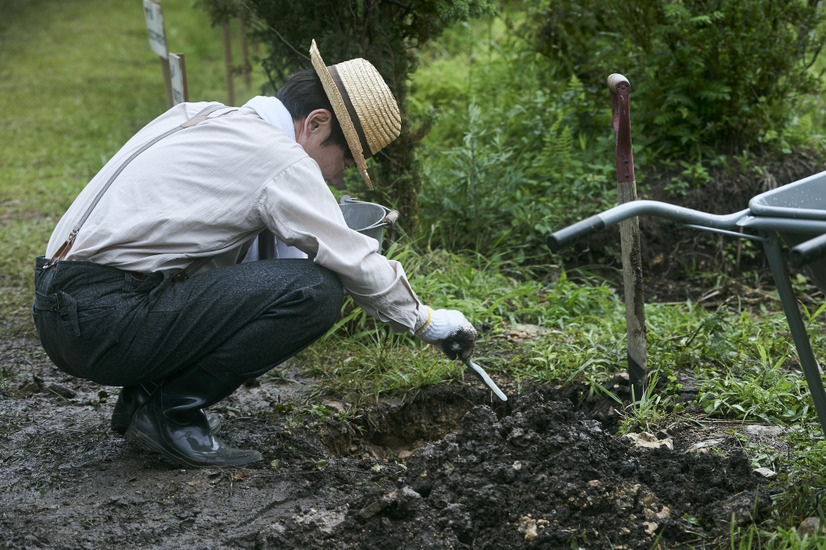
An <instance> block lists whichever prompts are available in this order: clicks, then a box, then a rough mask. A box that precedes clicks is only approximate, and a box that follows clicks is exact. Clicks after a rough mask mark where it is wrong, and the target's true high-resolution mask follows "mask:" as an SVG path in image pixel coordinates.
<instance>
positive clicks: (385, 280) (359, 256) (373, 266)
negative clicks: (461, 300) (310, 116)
mask: <svg viewBox="0 0 826 550" xmlns="http://www.w3.org/2000/svg"><path fill="white" fill-rule="evenodd" d="M256 209H257V210H258V213H259V215H260V216H261V218H262V221H263V222H264V224H265V225H266V226H267V227H268V228H269V229H270V230H271V231H272V232H273V233H275V235H276V236H277V237H278V239H279V240H280V241H283V242H284V243H286V244H288V245H290V246H295V247H296V248H298V249H300V250H302V251H303V252H305V253H307V254H308V255H309V256H310V258H312V259H313V260H314V261H315V262H316V263H317V264H319V265H321V266H323V267H326V268H327V269H329V270H331V271H333V272H335V273H336V274H337V275H338V276H339V279H340V280H341V283H342V285H343V286H344V288H345V289H346V290H347V292H348V293H349V294H350V295H351V296H352V297H353V300H354V301H355V302H356V304H358V305H359V306H360V307H361V308H363V309H364V310H365V311H367V313H369V314H370V315H372V316H374V317H375V318H377V319H378V320H380V321H382V322H386V323H388V324H389V325H390V327H391V328H392V329H393V330H394V331H396V332H405V331H407V332H410V333H413V332H414V331H415V329H416V328H417V327H419V326H421V325H422V324H423V323H424V322H425V321H426V319H427V312H426V310H425V309H424V307H422V305H421V302H420V301H419V299H418V298H417V296H416V293H415V292H414V291H413V289H412V288H411V287H410V283H409V282H408V280H407V276H406V275H405V272H404V269H403V267H402V265H401V264H400V263H399V262H396V261H393V260H388V259H387V258H385V257H384V256H382V255H381V254H378V253H377V252H376V248H377V243H376V240H375V239H373V238H371V237H368V236H366V235H363V234H361V233H359V232H357V231H354V230H352V229H350V228H349V227H347V224H346V222H345V221H344V216H343V215H342V213H341V209H340V208H339V205H338V204H337V203H336V200H335V197H333V194H332V193H331V192H330V190H329V188H328V187H327V185H326V183H324V180H323V178H322V177H321V172H320V170H319V168H318V165H317V164H316V163H315V161H314V160H312V159H311V158H310V157H306V156H305V157H304V158H302V159H300V160H298V161H296V162H295V163H293V164H292V165H290V166H289V167H287V168H286V169H285V170H283V171H282V172H280V173H279V174H276V175H275V176H274V177H273V178H272V179H271V180H269V181H268V182H266V184H265V185H264V186H263V187H262V188H261V190H260V193H259V196H258V200H257V201H256Z"/></svg>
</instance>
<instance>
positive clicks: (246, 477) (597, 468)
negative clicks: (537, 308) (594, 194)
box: [0, 337, 769, 549]
mask: <svg viewBox="0 0 826 550" xmlns="http://www.w3.org/2000/svg"><path fill="white" fill-rule="evenodd" d="M0 353H2V356H3V357H4V360H3V363H2V374H3V379H2V380H3V384H2V390H0V391H1V392H2V393H1V394H0V418H1V419H2V422H0V468H2V470H0V471H2V475H0V508H2V510H3V513H2V514H0V532H2V533H4V535H3V537H2V542H0V546H2V547H4V548H69V547H71V548H100V547H105V548H134V547H149V548H171V547H193V548H322V547H323V548H334V549H335V548H377V549H378V548H382V549H384V548H394V547H397V548H497V549H498V548H523V547H524V548H569V547H571V546H572V545H573V546H574V547H580V548H608V547H613V548H651V547H652V545H654V544H655V542H656V543H657V544H659V545H660V546H661V547H677V546H684V545H687V544H691V545H693V546H694V547H704V546H706V545H708V546H711V545H712V544H713V543H714V541H716V540H718V537H723V539H725V537H727V535H728V533H729V524H728V522H730V521H732V519H733V520H734V521H736V522H748V521H752V520H758V519H759V515H760V513H761V511H762V509H763V508H764V507H765V506H766V505H767V504H768V498H769V497H768V491H767V488H766V481H765V480H764V478H762V477H760V476H758V475H756V474H755V473H754V472H753V471H752V468H750V466H749V463H748V461H747V459H746V457H744V456H743V455H742V454H739V453H737V452H732V453H726V455H723V454H721V453H699V452H686V449H687V448H688V447H689V442H688V441H687V440H685V439H683V436H682V435H681V433H679V432H675V433H670V434H661V437H665V436H666V435H667V436H668V438H669V440H670V441H671V445H669V446H667V445H662V446H659V448H644V447H638V446H635V445H633V444H632V443H631V442H630V441H629V440H628V439H625V438H620V437H618V436H617V435H616V434H615V433H614V432H613V426H611V424H612V422H611V421H610V415H609V414H608V413H607V412H606V411H607V410H609V409H610V408H611V406H610V405H607V404H606V403H607V401H606V402H601V403H599V402H597V401H595V399H596V398H591V399H587V400H582V399H580V398H579V397H578V396H580V395H581V392H580V391H578V389H577V388H575V387H571V386H566V387H564V388H556V387H547V386H541V387H539V386H537V387H523V388H522V391H521V392H517V391H516V390H515V388H513V387H510V386H507V385H505V387H508V388H509V390H510V391H509V393H510V399H509V400H508V401H507V402H505V403H503V402H500V401H498V400H496V399H495V398H494V397H492V396H491V395H490V393H489V392H487V391H485V390H484V389H483V388H482V387H481V386H480V385H477V384H475V383H473V384H468V385H460V384H451V385H441V386H437V387H432V388H427V389H426V390H424V391H422V392H420V393H419V394H418V395H416V396H415V397H412V398H407V399H405V400H386V401H384V402H382V403H380V404H378V405H377V406H375V407H372V408H370V409H365V410H359V411H349V410H348V409H347V407H346V406H344V405H342V404H341V403H335V402H327V403H326V404H325V407H326V408H324V409H323V411H321V412H320V409H319V408H313V407H312V406H311V405H312V403H306V399H305V397H304V395H305V394H304V393H303V390H302V388H306V384H302V383H301V382H302V381H301V380H296V379H295V377H294V376H290V377H286V378H282V379H274V378H264V379H261V380H260V381H259V383H257V384H255V385H251V386H250V387H245V388H242V389H240V390H239V391H238V392H236V394H235V395H233V396H232V397H231V398H229V399H228V400H226V401H224V402H222V403H221V404H219V405H218V406H216V407H214V410H215V411H217V412H218V413H219V414H221V415H222V416H223V418H224V425H223V427H222V429H221V436H222V437H223V438H225V440H227V441H228V442H229V443H231V444H233V445H237V446H240V447H246V448H256V449H258V450H260V451H261V452H262V453H263V455H264V461H263V462H261V463H258V464H255V465H252V466H250V467H245V468H239V469H229V470H221V469H214V468H213V469H211V468H205V469H180V468H179V467H176V466H174V465H172V464H170V463H168V462H166V461H165V460H164V459H162V458H160V457H158V456H154V455H149V454H146V453H143V452H141V451H139V450H137V449H135V448H132V447H130V445H129V444H128V443H127V442H126V441H124V440H123V439H122V438H120V437H117V436H116V435H115V434H113V433H112V432H111V431H110V430H109V416H110V415H111V411H112V406H113V403H114V401H115V395H116V392H112V391H111V388H102V387H100V386H96V385H94V384H91V383H87V382H84V381H82V380H78V379H74V378H70V377H68V376H66V375H63V374H62V373H60V372H59V371H57V370H56V369H55V368H54V367H52V366H51V365H50V363H49V362H48V359H47V358H46V357H45V356H44V355H43V353H42V352H41V351H40V350H39V346H38V345H37V343H36V341H35V340H34V339H33V338H31V337H20V338H13V339H9V340H6V341H4V342H3V343H2V344H0ZM304 382H305V383H306V382H307V381H304ZM336 411H338V412H336ZM601 420H607V421H606V422H603V421H601ZM686 435H687V434H686ZM653 446H655V447H656V446H658V445H653ZM672 449H673V450H672Z"/></svg>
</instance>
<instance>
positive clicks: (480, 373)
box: [465, 359, 508, 401]
mask: <svg viewBox="0 0 826 550" xmlns="http://www.w3.org/2000/svg"><path fill="white" fill-rule="evenodd" d="M465 365H467V366H468V368H469V369H471V370H472V371H473V372H474V373H476V375H477V376H478V377H479V378H481V379H482V382H484V383H485V385H486V386H487V387H489V388H490V389H491V390H492V391H493V393H495V394H496V397H498V398H499V399H501V400H502V401H507V400H508V396H507V395H505V394H504V393H502V390H500V389H499V386H497V385H496V382H494V381H493V380H491V378H490V376H488V373H486V372H485V369H483V368H482V367H480V366H479V365H477V364H476V363H474V362H473V361H472V360H470V359H468V360H467V361H465Z"/></svg>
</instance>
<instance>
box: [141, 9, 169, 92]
mask: <svg viewBox="0 0 826 550" xmlns="http://www.w3.org/2000/svg"><path fill="white" fill-rule="evenodd" d="M143 14H144V17H145V18H146V30H147V31H148V32H149V47H150V48H151V49H152V51H153V52H155V53H156V54H158V56H159V57H160V59H161V72H163V83H164V90H165V91H166V106H167V108H170V107H172V105H173V100H172V81H171V75H170V71H169V50H168V49H167V45H166V30H165V29H164V24H163V10H162V9H161V5H160V4H159V3H158V2H153V1H152V0H143Z"/></svg>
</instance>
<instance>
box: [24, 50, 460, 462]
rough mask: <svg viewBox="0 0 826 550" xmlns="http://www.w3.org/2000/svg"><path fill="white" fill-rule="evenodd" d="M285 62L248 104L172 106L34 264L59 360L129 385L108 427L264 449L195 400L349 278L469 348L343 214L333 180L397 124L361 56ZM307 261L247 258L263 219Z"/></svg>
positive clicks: (316, 320) (317, 331)
mask: <svg viewBox="0 0 826 550" xmlns="http://www.w3.org/2000/svg"><path fill="white" fill-rule="evenodd" d="M310 53H311V58H312V62H313V67H314V68H313V69H309V70H306V71H302V72H300V73H297V74H296V75H294V76H293V77H292V78H291V79H290V80H289V81H288V82H287V83H286V84H285V85H284V86H283V87H282V88H281V89H280V90H279V91H278V94H277V95H276V97H261V96H260V97H257V98H254V99H253V100H251V101H250V102H249V103H247V104H246V105H244V106H243V107H240V108H236V107H227V106H224V105H221V104H218V103H197V104H193V103H184V104H180V105H177V106H175V107H173V108H172V109H170V110H169V111H168V112H166V113H165V114H163V115H162V116H160V117H158V118H157V119H155V120H154V121H152V122H151V123H149V124H148V125H147V126H146V127H144V128H143V129H142V130H140V131H139V132H138V133H137V134H136V135H135V136H134V137H133V138H132V139H131V140H129V141H128V142H127V143H126V145H125V146H124V147H123V148H122V149H121V150H120V151H119V152H118V153H117V154H115V156H114V157H113V158H112V159H111V160H110V161H109V162H108V163H107V164H106V165H105V166H104V167H103V169H102V170H101V171H100V172H99V173H98V174H97V175H96V176H95V177H94V178H93V179H92V181H91V182H90V183H89V184H88V185H87V186H86V187H85V188H84V189H83V191H82V192H81V193H80V195H79V196H78V197H77V199H76V200H75V201H74V203H73V204H72V205H71V207H70V208H69V209H68V211H67V212H66V213H65V215H64V216H63V217H62V218H61V220H60V222H59V223H58V225H57V227H56V228H55V230H54V232H53V234H52V236H51V239H50V240H49V244H48V246H47V249H46V253H45V256H42V257H39V258H38V259H37V264H36V273H35V291H36V295H35V300H34V305H33V309H32V311H33V315H34V321H35V325H36V327H37V330H38V334H39V336H40V339H41V342H42V344H43V347H44V349H45V350H46V352H47V353H48V355H49V357H50V358H51V359H52V361H54V363H55V364H56V365H57V366H58V367H59V368H60V369H61V370H63V371H65V372H67V373H69V374H70V375H73V376H78V377H81V378H85V379H88V380H92V381H94V382H97V383H100V384H105V385H114V386H123V389H122V390H121V393H120V396H119V398H118V401H117V403H116V404H115V411H114V415H113V417H112V427H113V429H114V430H115V431H116V432H118V433H121V434H125V435H126V437H127V438H128V439H129V440H130V441H131V442H133V443H134V444H136V445H137V446H139V447H141V448H143V449H146V450H149V451H153V452H156V453H160V454H161V455H163V456H165V457H167V458H169V459H171V460H173V461H175V462H176V463H179V464H183V465H189V466H207V465H210V466H239V465H243V464H247V463H250V462H255V461H258V460H260V459H261V454H260V453H259V452H257V451H254V450H244V449H237V448H233V447H230V446H229V445H227V444H225V443H223V442H222V441H221V440H220V439H218V438H217V437H215V435H214V431H215V428H216V426H215V421H214V418H213V417H212V416H211V415H209V414H207V413H206V412H205V411H204V409H205V408H206V407H209V406H210V405H212V404H214V403H216V402H218V401H220V400H221V399H224V398H225V397H227V396H229V395H230V394H231V393H232V392H233V391H235V390H236V389H237V388H238V387H239V386H240V385H241V384H242V382H243V381H244V380H246V379H248V378H250V377H255V376H259V375H261V374H263V373H265V372H267V371H269V370H270V369H272V368H273V367H275V366H276V365H278V364H279V363H281V362H283V361H285V360H286V359H288V358H289V357H291V356H293V355H294V354H296V353H297V352H299V351H300V350H301V349H303V348H305V347H306V346H308V345H309V344H310V343H312V342H313V341H315V340H316V339H318V338H319V337H320V336H322V335H323V334H324V333H325V332H327V331H328V330H329V329H330V327H331V326H332V325H333V324H334V322H335V321H336V319H337V317H338V315H339V311H340V308H341V305H342V300H343V296H344V292H347V293H349V294H350V295H351V296H352V297H353V299H354V300H355V302H356V303H357V304H358V305H359V306H361V307H362V308H363V309H365V310H366V311H367V312H368V313H369V314H371V315H372V316H374V317H376V318H377V319H379V320H381V321H383V322H386V323H388V324H389V325H390V326H391V328H392V329H393V330H395V331H399V332H409V333H410V334H414V335H416V336H418V337H419V338H421V339H422V340H424V341H425V342H428V343H430V344H434V345H435V346H437V347H439V348H440V349H441V350H442V351H444V352H445V354H447V356H448V357H450V358H457V357H458V358H462V359H464V358H467V357H469V356H470V354H471V352H472V351H473V346H474V343H475V340H476V332H475V330H474V329H473V326H472V325H471V324H470V323H469V322H468V321H467V320H466V319H465V317H464V316H463V315H462V314H461V313H460V312H458V311H451V310H433V309H432V308H430V307H427V306H425V305H423V304H422V303H421V302H419V300H418V299H417V297H416V294H415V293H414V291H413V289H412V288H411V286H410V284H409V283H408V281H407V278H406V276H405V273H404V270H403V268H402V266H401V265H400V264H399V263H398V262H395V261H390V260H388V259H387V258H385V257H384V256H382V255H380V254H378V253H377V252H376V241H375V240H374V239H371V238H369V237H366V236H364V235H362V234H360V233H358V232H356V231H353V230H351V229H349V228H348V227H347V225H346V224H345V222H344V218H343V217H342V214H341V211H340V209H339V206H338V204H337V203H336V200H335V198H334V196H333V195H332V193H330V190H329V188H328V187H327V184H326V183H325V182H326V181H329V182H331V183H337V182H339V181H340V180H341V177H342V174H343V172H344V170H345V168H347V167H349V166H352V165H355V166H356V167H357V168H358V170H359V171H360V172H361V174H362V176H363V177H364V179H365V181H366V182H367V184H368V185H369V184H370V179H369V177H368V175H367V166H366V164H365V158H369V157H370V156H371V155H374V154H375V153H377V152H378V151H379V150H381V149H382V148H383V147H384V146H386V145H387V144H388V143H390V142H391V141H393V140H394V139H395V138H396V137H398V135H399V130H400V126H401V120H400V116H399V110H398V106H397V104H396V101H395V99H394V98H393V96H392V94H391V92H390V90H389V88H388V86H387V84H386V83H385V82H384V80H383V79H382V78H381V76H380V75H379V73H378V71H376V69H375V68H374V67H373V66H372V65H371V64H370V63H368V62H367V61H365V60H363V59H353V60H350V61H345V62H343V63H339V64H337V65H333V66H330V67H327V66H325V64H324V62H323V61H322V59H321V55H320V53H319V51H318V49H317V47H316V45H315V42H313V44H312V48H311V50H310ZM264 229H268V230H269V231H271V232H272V233H273V234H274V235H275V236H276V238H277V239H278V240H279V242H283V243H285V244H286V245H288V246H292V247H295V248H297V249H298V250H300V251H301V252H303V253H304V254H306V255H307V256H308V258H307V259H286V260H265V261H256V262H244V263H241V262H240V260H241V259H242V258H243V257H244V255H245V253H246V252H247V249H248V248H249V246H250V243H251V242H252V241H253V239H254V238H255V237H256V235H258V234H259V233H260V232H261V231H262V230H264Z"/></svg>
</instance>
